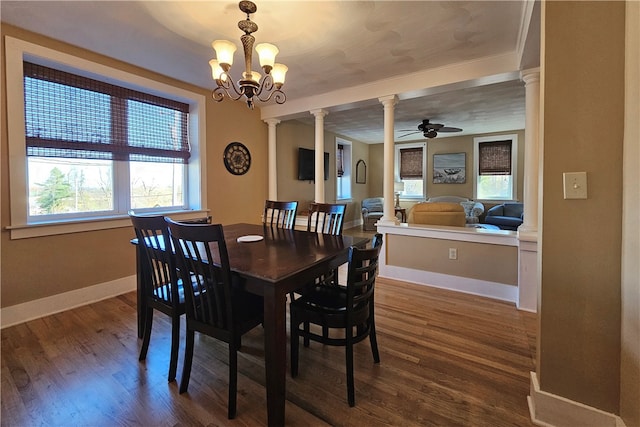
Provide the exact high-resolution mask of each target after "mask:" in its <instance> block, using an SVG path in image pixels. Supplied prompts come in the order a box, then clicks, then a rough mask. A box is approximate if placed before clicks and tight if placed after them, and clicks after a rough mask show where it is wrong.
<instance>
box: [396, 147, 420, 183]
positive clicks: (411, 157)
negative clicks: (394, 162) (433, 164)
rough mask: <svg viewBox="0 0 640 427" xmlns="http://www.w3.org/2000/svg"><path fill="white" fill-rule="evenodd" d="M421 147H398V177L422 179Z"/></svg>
mask: <svg viewBox="0 0 640 427" xmlns="http://www.w3.org/2000/svg"><path fill="white" fill-rule="evenodd" d="M422 159H423V155H422V147H418V148H401V149H400V179H422V163H423V162H422Z"/></svg>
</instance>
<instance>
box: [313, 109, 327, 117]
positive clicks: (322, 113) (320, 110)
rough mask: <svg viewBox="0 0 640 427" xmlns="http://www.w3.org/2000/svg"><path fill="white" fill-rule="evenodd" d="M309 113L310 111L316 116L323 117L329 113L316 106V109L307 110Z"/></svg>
mask: <svg viewBox="0 0 640 427" xmlns="http://www.w3.org/2000/svg"><path fill="white" fill-rule="evenodd" d="M309 113H311V114H312V115H314V116H316V117H324V116H326V115H327V114H329V112H328V111H327V110H325V109H323V108H318V109H316V110H311V111H309Z"/></svg>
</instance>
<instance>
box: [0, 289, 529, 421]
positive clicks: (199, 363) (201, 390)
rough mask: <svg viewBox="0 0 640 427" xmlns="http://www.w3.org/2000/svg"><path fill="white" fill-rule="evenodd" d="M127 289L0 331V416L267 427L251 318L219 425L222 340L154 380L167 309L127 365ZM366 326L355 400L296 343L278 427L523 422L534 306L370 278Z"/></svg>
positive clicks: (200, 344)
mask: <svg viewBox="0 0 640 427" xmlns="http://www.w3.org/2000/svg"><path fill="white" fill-rule="evenodd" d="M135 298H136V297H135V293H133V292H132V293H128V294H125V295H122V296H119V297H116V298H110V299H107V300H104V301H100V302H98V303H95V304H91V305H88V306H84V307H79V308H76V309H73V310H70V311H67V312H64V313H59V314H55V315H52V316H48V317H45V318H42V319H37V320H33V321H30V322H27V323H24V324H21V325H17V326H13V327H10V328H6V329H4V330H2V366H1V368H2V371H1V380H2V388H1V392H2V395H1V397H2V399H1V407H2V411H1V414H0V415H1V425H3V426H35V425H47V426H72V425H73V426H130V425H139V426H155V425H159V426H173V425H235V426H261V425H266V394H265V389H264V385H263V384H264V362H263V360H264V354H263V331H262V329H261V328H260V327H258V328H256V329H254V330H253V331H251V332H250V333H249V334H247V335H246V336H245V338H243V342H242V350H241V352H240V353H239V358H238V415H237V417H236V419H235V420H228V419H227V418H226V414H227V409H226V408H227V387H228V385H227V375H228V366H227V364H226V360H227V349H226V347H225V346H224V345H222V344H220V343H219V342H217V341H216V340H213V339H211V338H208V337H197V338H196V348H195V357H194V365H193V370H192V374H191V382H190V385H189V392H188V393H185V394H182V395H180V394H179V393H178V384H177V383H176V382H172V383H168V382H167V381H166V376H167V369H168V364H169V348H170V331H171V324H170V322H169V319H168V318H167V317H166V316H164V315H158V314H157V315H156V316H155V318H154V329H153V334H152V336H151V344H150V347H149V353H148V355H147V360H146V362H138V352H139V349H140V344H141V340H139V339H138V338H137V335H136V314H135V307H136V301H135ZM376 322H377V329H378V345H379V348H380V357H381V363H380V364H379V365H376V364H374V363H373V359H372V356H371V350H370V347H369V343H368V341H363V342H362V343H359V344H358V345H356V348H355V385H356V406H355V407H354V408H350V407H349V406H348V404H347V400H346V386H345V362H344V349H343V348H340V347H328V346H321V345H319V344H317V343H312V344H311V347H309V348H303V347H302V346H301V351H300V373H299V376H298V377H297V378H296V379H295V380H294V379H292V378H291V377H290V375H289V373H287V403H286V423H287V425H300V426H317V425H344V426H359V425H366V426H375V425H380V426H382V425H395V426H414V425H415V426H417V425H421V426H424V425H426V426H532V425H533V424H532V423H531V421H530V419H529V412H528V408H527V395H528V393H529V372H530V371H532V370H535V366H534V363H535V351H536V349H535V342H536V341H535V334H536V327H537V321H536V316H535V315H534V314H531V313H526V312H520V311H518V310H516V309H515V307H514V306H513V304H509V303H504V302H499V301H495V300H490V299H486V298H480V297H476V296H471V295H465V294H461V293H456V292H450V291H446V290H441V289H435V288H429V287H424V286H417V285H410V284H404V283H400V282H395V281H390V280H384V279H379V280H378V283H377V287H376ZM183 326H184V322H183ZM181 338H182V339H184V334H182V335H181ZM182 352H183V347H181V349H180V358H179V360H178V380H179V378H180V377H181V369H182V358H183V354H182Z"/></svg>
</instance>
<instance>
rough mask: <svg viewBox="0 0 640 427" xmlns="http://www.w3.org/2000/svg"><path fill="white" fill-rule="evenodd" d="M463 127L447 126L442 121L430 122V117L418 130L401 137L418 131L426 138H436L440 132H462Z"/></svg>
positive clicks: (407, 130) (408, 130)
mask: <svg viewBox="0 0 640 427" xmlns="http://www.w3.org/2000/svg"><path fill="white" fill-rule="evenodd" d="M410 131H412V129H403V130H402V131H400V132H410ZM461 131H462V129H460V128H454V127H450V126H445V125H442V124H440V123H430V122H429V119H424V120H423V121H422V123H420V124H419V125H418V130H417V131H413V132H410V133H407V134H405V135H402V136H400V137H399V138H404V137H406V136H409V135H413V134H416V133H420V132H422V134H423V135H424V137H425V138H435V137H436V136H438V132H461Z"/></svg>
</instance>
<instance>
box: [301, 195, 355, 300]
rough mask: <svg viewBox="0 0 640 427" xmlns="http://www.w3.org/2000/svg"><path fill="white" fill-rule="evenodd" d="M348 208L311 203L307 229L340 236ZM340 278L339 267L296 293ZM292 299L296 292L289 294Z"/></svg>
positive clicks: (338, 204) (345, 206) (331, 282)
mask: <svg viewBox="0 0 640 427" xmlns="http://www.w3.org/2000/svg"><path fill="white" fill-rule="evenodd" d="M346 210H347V205H346V204H341V203H337V204H333V203H311V204H310V205H309V216H308V217H307V231H308V232H310V233H322V234H331V235H334V236H338V235H341V234H342V224H343V222H344V215H345V212H346ZM337 280H338V269H337V268H336V269H333V270H331V271H327V272H326V273H325V274H322V275H321V276H319V277H317V278H316V279H315V281H314V282H313V283H310V284H307V285H305V286H303V287H301V288H300V289H299V290H297V291H296V293H302V292H304V289H305V288H307V287H309V286H314V285H316V284H320V283H322V284H335V283H337ZM289 297H290V298H291V300H294V299H295V297H296V296H295V293H294V292H291V293H290V294H289Z"/></svg>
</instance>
